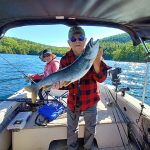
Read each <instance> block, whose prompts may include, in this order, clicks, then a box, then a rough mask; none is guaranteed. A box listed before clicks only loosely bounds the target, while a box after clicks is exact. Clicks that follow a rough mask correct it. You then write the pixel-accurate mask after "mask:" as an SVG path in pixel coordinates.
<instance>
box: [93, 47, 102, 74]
mask: <svg viewBox="0 0 150 150" xmlns="http://www.w3.org/2000/svg"><path fill="white" fill-rule="evenodd" d="M102 56H103V49H102V48H99V51H98V54H97V57H96V59H95V61H94V63H93V66H94V69H95V71H96V73H99V71H100V63H101V60H102V59H103V57H102Z"/></svg>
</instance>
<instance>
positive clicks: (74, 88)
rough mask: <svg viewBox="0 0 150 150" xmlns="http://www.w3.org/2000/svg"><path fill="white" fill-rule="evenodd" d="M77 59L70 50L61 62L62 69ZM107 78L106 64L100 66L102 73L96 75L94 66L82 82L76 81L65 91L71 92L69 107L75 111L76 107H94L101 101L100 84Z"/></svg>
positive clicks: (83, 108) (84, 108) (82, 108)
mask: <svg viewBox="0 0 150 150" xmlns="http://www.w3.org/2000/svg"><path fill="white" fill-rule="evenodd" d="M75 59H76V56H75V55H74V53H73V51H72V50H70V51H69V52H67V53H66V55H65V56H63V57H62V59H61V60H60V68H64V67H66V66H68V65H70V64H71V63H73V62H74V61H75ZM106 77H107V66H106V64H105V63H104V62H101V64H100V73H98V74H97V73H96V72H95V69H94V67H93V66H92V67H91V69H90V70H89V71H88V73H87V74H86V75H85V76H83V77H82V78H81V79H80V80H78V81H75V82H73V83H71V84H69V86H68V87H67V88H65V89H68V90H69V95H68V101H67V104H68V107H69V108H70V110H72V111H74V110H75V108H76V107H80V110H86V109H87V108H90V107H92V106H94V105H95V104H96V103H97V102H98V101H99V100H100V93H99V88H98V82H103V81H104V80H105V79H106Z"/></svg>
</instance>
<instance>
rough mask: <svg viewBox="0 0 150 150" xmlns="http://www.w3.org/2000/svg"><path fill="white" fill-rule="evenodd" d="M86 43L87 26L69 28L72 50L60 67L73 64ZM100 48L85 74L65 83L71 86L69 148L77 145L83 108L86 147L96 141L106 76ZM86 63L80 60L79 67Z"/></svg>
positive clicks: (68, 115) (68, 119) (105, 67)
mask: <svg viewBox="0 0 150 150" xmlns="http://www.w3.org/2000/svg"><path fill="white" fill-rule="evenodd" d="M85 43H86V38H85V32H84V30H83V29H82V28H81V27H79V26H75V27H72V28H70V30H69V34H68V44H69V46H70V48H71V50H70V51H69V52H67V53H66V55H65V56H63V57H62V59H61V60H60V68H64V67H66V66H68V65H70V64H72V63H73V62H74V61H75V60H76V59H77V58H78V57H79V56H80V55H81V54H82V53H83V51H84V48H85ZM98 45H99V43H98ZM86 48H87V47H86ZM97 48H98V49H99V51H98V52H97V56H96V59H95V60H94V62H93V65H92V66H91V67H90V69H89V71H88V72H87V73H86V74H85V75H84V76H83V77H82V78H80V79H79V80H77V81H75V82H72V83H71V84H69V85H68V86H67V87H65V89H68V90H69V96H68V101H67V104H68V110H67V123H68V130H67V148H68V150H77V149H78V146H79V145H78V142H77V140H78V134H77V132H78V130H77V126H78V121H79V116H80V114H81V112H82V113H83V116H84V120H85V133H84V149H87V150H90V149H91V147H92V145H93V140H94V134H95V127H96V115H97V107H96V106H97V102H98V101H99V100H100V93H99V88H98V82H103V81H104V80H105V79H106V77H107V66H106V65H105V63H104V62H103V61H102V55H103V49H102V48H99V47H97ZM94 50H95V49H93V53H94ZM83 63H85V62H83ZM83 65H84V64H80V67H83ZM76 71H77V72H78V71H79V69H78V68H76ZM63 85H64V84H63V82H61V81H60V82H59V83H56V84H54V85H53V88H57V89H59V88H62V89H63V88H64V87H63Z"/></svg>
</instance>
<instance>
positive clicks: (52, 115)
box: [38, 100, 65, 121]
mask: <svg viewBox="0 0 150 150" xmlns="http://www.w3.org/2000/svg"><path fill="white" fill-rule="evenodd" d="M38 112H39V115H41V116H43V117H44V118H45V119H47V120H48V121H53V120H55V119H56V118H57V117H58V116H59V115H60V114H62V113H63V112H65V106H64V105H63V104H62V103H61V102H59V101H58V100H51V101H50V102H49V103H47V104H45V105H43V106H42V107H40V108H39V110H38Z"/></svg>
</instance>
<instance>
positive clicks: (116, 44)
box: [0, 33, 150, 62]
mask: <svg viewBox="0 0 150 150" xmlns="http://www.w3.org/2000/svg"><path fill="white" fill-rule="evenodd" d="M147 45H148V47H149V46H150V45H149V43H148V44H147ZM100 46H101V47H102V48H103V50H104V59H106V60H117V61H129V62H144V61H145V60H146V56H145V55H146V52H145V50H144V48H143V46H142V45H138V46H136V47H135V46H133V43H132V41H131V38H130V36H129V35H128V34H126V33H123V34H119V35H115V36H110V37H107V38H103V39H101V40H100ZM44 49H51V50H52V52H53V53H54V54H56V55H57V56H62V55H64V54H65V53H66V52H67V51H68V50H69V47H56V46H49V45H44V44H40V43H36V42H32V41H28V40H22V39H18V38H11V37H4V38H3V39H1V44H0V53H5V54H23V55H38V54H39V53H40V52H41V51H42V50H44Z"/></svg>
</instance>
